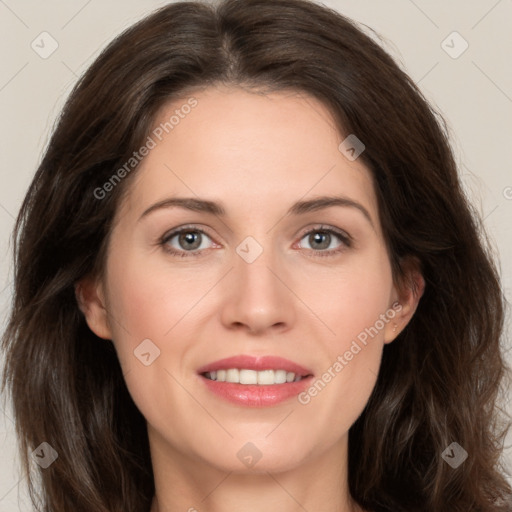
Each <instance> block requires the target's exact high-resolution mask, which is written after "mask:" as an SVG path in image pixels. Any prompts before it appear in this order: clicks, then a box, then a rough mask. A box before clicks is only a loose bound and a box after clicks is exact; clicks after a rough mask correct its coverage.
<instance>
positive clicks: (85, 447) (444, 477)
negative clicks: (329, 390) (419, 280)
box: [2, 0, 512, 512]
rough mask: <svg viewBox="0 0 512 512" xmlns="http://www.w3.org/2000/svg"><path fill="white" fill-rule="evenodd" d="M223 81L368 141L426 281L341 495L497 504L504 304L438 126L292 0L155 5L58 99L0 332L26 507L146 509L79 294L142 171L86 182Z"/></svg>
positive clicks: (117, 375) (344, 39)
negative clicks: (47, 454)
mask: <svg viewBox="0 0 512 512" xmlns="http://www.w3.org/2000/svg"><path fill="white" fill-rule="evenodd" d="M221 83H222V84H228V85H235V86H242V87H247V88H250V89H260V90H266V91H285V90H287V91H290V90H291V91H299V92H302V93H307V94H309V95H311V96H313V97H315V98H317V99H319V100H320V101H322V102H323V103H324V104H325V105H326V106H327V107H328V108H329V110H330V112H331V113H332V115H333V118H334V119H335V121H336V123H337V128H338V129H339V131H340V134H349V133H354V134H356V135H357V137H358V138H359V139H361V140H362V141H363V142H364V144H365V146H366V150H365V151H364V153H363V154H362V155H361V157H360V158H362V160H363V162H364V163H365V164H366V165H367V167H368V168H369V169H370V171H371V174H372V177H373V181H374V184H375V189H376V193H377V197H378V209H379V215H380V219H381V223H382V226H383V232H384V237H385V241H386V244H387V247H388V250H389V254H390V260H391V264H392V271H393V278H394V279H395V282H397V283H398V282H400V281H401V280H402V279H403V277H404V275H405V273H404V272H405V268H404V265H403V262H404V261H405V259H406V258H407V257H412V258H415V259H416V260H417V261H418V262H419V264H420V267H421V272H422V274H423V277H424V279H425V283H426V288H425V292H424V295H423V297H422V298H421V300H420V302H419V305H418V308H417V310H416V313H415V315H414V317H413V318H412V320H411V321H410V323H409V324H408V325H407V327H406V328H405V329H404V331H403V332H402V333H401V334H400V335H399V336H398V338H397V339H396V340H395V341H394V342H393V343H391V344H388V345H386V346H385V347H384V351H383V356H382V365H381V370H380V374H379V376H378V380H377V383H376V385H375V388H374V390H373V393H372V395H371V397H370V399H369V401H368V403H367V405H366V407H365V409H364V411H363V413H362V414H361V416H360V417H359V418H358V419H357V421H356V422H355V423H354V424H353V426H352V427H351V429H350V433H349V488H350V492H351V494H352V497H353V498H354V500H356V501H357V503H359V504H360V505H361V506H362V507H364V508H366V509H368V510H371V511H375V512H377V511H379V512H410V511H412V510H414V511H415V512H422V511H425V512H427V511H428V512H432V511H436V512H443V511H450V512H459V511H460V512H468V511H473V512H498V511H504V510H512V508H511V506H510V496H511V494H512V489H511V488H510V486H509V483H508V482H507V479H506V477H505V472H506V468H505V467H503V464H502V462H501V453H502V450H503V439H504V436H505V434H506V432H507V430H508V428H509V426H510V425H509V423H508V421H506V420H505V416H507V417H508V415H506V413H505V412H504V411H503V410H502V409H501V407H500V406H499V398H500V390H504V389H506V387H505V384H506V385H507V386H508V385H509V384H510V369H509V367H508V366H507V365H506V364H505V360H504V356H503V346H502V342H503V340H504V330H503V327H504V317H505V312H506V301H505V298H504V294H503V291H502V288H501V284H500V278H499V272H498V269H497V265H496V263H495V262H494V256H493V252H492V250H491V248H490V243H489V241H488V238H487V236H486V234H485V231H484V229H483V227H482V221H481V220H480V218H479V216H478V213H477V212H476V210H475V209H474V208H473V207H472V206H471V204H470V202H469V200H468V198H467V197H466V195H465V193H464V191H463V189H462V186H461V182H460V179H459V176H458V172H457V167H456V163H455V161H454V157H453V153H452V150H451V147H450V144H449V136H448V129H447V125H446V122H445V121H444V120H443V118H442V116H441V115H440V114H439V113H438V112H437V111H436V110H435V109H434V108H433V107H432V106H431V105H430V104H429V103H428V101H427V100H426V99H425V97H424V96H423V95H422V93H421V92H420V90H419V89H418V87H417V86H416V85H415V84H414V82H413V81H412V80H411V79H410V78H409V77H408V75H407V74H406V73H405V72H404V71H403V70H402V69H401V68H400V66H399V65H398V64H397V63H396V62H395V61H394V60H393V59H392V58H391V57H390V56H389V55H388V53H387V52H385V51H384V50H383V49H382V48H381V46H380V45H379V44H377V43H376V42H375V41H374V40H373V39H372V38H371V37H370V36H369V35H367V34H366V33H365V32H364V31H363V29H362V28H360V27H359V26H358V25H356V23H354V22H353V21H351V20H349V19H347V18H345V17H344V16H342V15H341V14H339V13H338V12H336V11H334V10H331V9H329V8H327V7H325V6H322V5H320V4H316V3H314V2H311V1H307V0H273V1H268V0H244V1H238V0H224V1H220V2H218V3H216V4H210V3H206V2H199V1H198V2H178V3H173V4H169V5H167V6H165V7H163V8H161V9H159V10H157V11H155V12H154V13H152V14H150V15H149V16H147V17H146V18H145V19H143V20H142V21H140V22H138V23H136V24H135V25H133V26H131V27H130V28H128V29H127V30H125V31H124V32H123V33H122V34H121V35H119V36H118V37H116V38H115V39H114V40H113V41H112V42H111V43H110V44H109V45H108V46H107V47H106V49H105V50H104V51H103V52H102V53H101V54H100V55H99V57H98V58H97V59H96V60H95V61H94V63H93V64H92V65H91V66H90V68H89V69H88V70H87V71H86V72H85V74H84V75H83V76H82V77H81V78H80V79H79V81H78V83H77V84H76V86H75V87H74V89H73V91H72V92H71V94H70V96H69V98H68V99H67V102H66V104H65V106H64V108H63V111H62V113H61V115H60V117H59V119H58V122H57V123H56V126H55V129H54V131H53V134H52V137H51V139H50V141H49V143H48V146H47V148H46V149H45V152H44V155H43V158H42V161H41V163H40V165H39V167H38V169H37V172H36V174H35V177H34V179H33V181H32V182H31V184H30V187H29V189H28V192H27V194H26V197H25V199H24V201H23V203H22V206H21V209H20V212H19V215H18V217H17V220H16V223H15V227H14V232H13V249H14V251H13V252H14V297H13V303H12V310H11V313H10V317H9V319H8V324H7V328H6V330H5V333H4V335H3V338H2V348H3V351H4V353H5V358H6V363H5V372H4V374H3V379H2V389H4V390H5V389H6V388H7V389H8V391H9V397H10V398H11V400H12V404H13V410H14V416H15V422H16V433H17V436H18V440H19V449H20V453H21V455H22V461H23V470H24V473H25V475H26V476H27V478H28V483H29V491H30V497H31V500H32V502H33V504H34V506H35V507H36V508H37V510H43V511H44V512H69V511H70V510H73V511H74V512H90V511H92V510H93V511H95V512H127V511H130V512H147V511H148V510H149V507H150V504H151V500H152V497H153V494H154V491H155V489H154V481H153V472H152V466H151V459H150V454H149V444H148V439H147V427H146V422H145V419H144V417H143V416H142V414H141V413H140V411H139V410H138V409H137V407H136V406H135V404H134V402H133V401H132V399H131V397H130V394H129V392H128V390H127V387H126V385H125V382H124V379H123V374H122V371H121V367H120V365H119V362H118V359H117V356H116V352H115V350H114V347H113V345H112V344H111V343H108V342H104V341H103V340H100V339H99V338H97V337H96V336H95V335H94V334H93V333H92V332H91V331H90V329H89V328H88V327H87V324H86V322H85V319H84V316H83V314H82V313H81V312H80V310H79V308H78V304H77V300H76V297H75V293H74V286H75V284H76V283H77V282H78V281H79V280H80V279H81V278H82V277H84V276H86V275H96V276H97V275H101V273H102V271H103V269H104V264H105V248H106V246H107V243H108V239H109V236H110V233H111V230H112V221H113V217H114V213H115V212H116V209H117V208H118V206H119V204H120V201H121V198H122V196H123V193H124V191H126V189H127V187H128V185H129V183H130V182H131V181H132V178H133V176H134V175H135V174H136V172H137V169H134V170H133V171H132V172H131V174H130V175H129V176H128V177H126V178H125V179H124V180H123V181H122V182H121V183H119V184H118V185H117V186H116V187H114V189H113V190H112V192H111V193H109V194H108V195H107V196H106V197H104V198H102V199H101V200H99V199H98V198H97V197H96V196H97V194H95V190H97V189H98V187H101V186H102V185H103V184H104V183H105V182H107V181H108V180H109V178H110V177H111V176H112V174H113V172H114V171H115V170H116V169H118V168H119V167H120V166H121V165H122V164H123V162H126V161H127V159H128V158H130V156H131V155H132V153H133V151H134V150H136V149H137V148H139V147H140V146H141V145H142V144H143V141H144V140H145V139H146V137H147V136H148V134H149V133H150V129H151V126H152V123H153V122H154V119H155V116H156V114H157V113H158V112H159V109H161V108H162V106H163V105H164V104H166V103H167V102H169V101H171V100H173V98H177V97H183V95H184V94H185V93H186V92H187V91H192V90H194V88H196V89H197V88H204V87H208V86H211V85H215V84H221ZM502 386H503V387H502ZM42 442H47V443H49V444H50V445H51V446H52V447H53V448H54V449H55V450H56V452H57V453H58V458H57V460H55V462H54V463H53V464H52V465H51V466H50V467H48V468H47V469H41V468H39V467H38V468H37V469H38V471H37V472H35V471H34V470H33V469H31V468H30V462H31V461H30V459H31V451H32V450H34V449H35V448H36V447H38V446H39V445H40V444H41V443H42ZM452 442H457V443H458V444H459V445H460V446H461V447H463V448H464V449H465V450H466V451H467V452H468V458H467V459H466V460H465V461H464V463H463V464H462V465H460V466H459V467H458V468H456V469H454V468H452V467H451V466H450V465H449V464H447V463H446V462H445V460H444V459H443V457H442V454H443V451H444V450H445V449H446V448H447V447H449V446H450V445H451V443H452ZM36 478H40V479H41V491H40V492H38V491H37V490H36V487H35V482H36ZM507 503H508V505H507Z"/></svg>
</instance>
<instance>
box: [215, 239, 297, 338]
mask: <svg viewBox="0 0 512 512" xmlns="http://www.w3.org/2000/svg"><path fill="white" fill-rule="evenodd" d="M259 238H260V240H261V242H260V241H258V240H257V239H256V237H253V236H248V237H246V238H245V239H244V240H242V242H240V244H239V245H238V246H237V247H236V248H235V251H236V254H235V260H234V268H233V272H232V273H231V281H230V283H229V285H228V292H227V296H226V303H225V304H224V311H223V321H224V322H225V323H226V324H229V325H233V324H236V325H240V324H244V325H245V326H246V327H247V328H248V329H249V330H250V331H261V330H265V329H266V328H269V327H272V326H275V325H280V326H282V325H284V324H290V323H291V322H292V320H293V301H292V297H291V294H290V291H289V290H288V289H287V288H286V286H284V284H283V282H281V280H282V281H284V282H286V277H285V276H282V277H280V279H278V278H277V277H276V275H280V274H281V270H280V269H281V268H282V265H281V263H280V262H281V258H280V257H279V254H278V253H277V250H276V248H275V247H272V246H271V237H265V239H264V240H263V236H260V237H259Z"/></svg>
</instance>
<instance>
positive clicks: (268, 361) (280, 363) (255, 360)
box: [197, 355, 313, 377]
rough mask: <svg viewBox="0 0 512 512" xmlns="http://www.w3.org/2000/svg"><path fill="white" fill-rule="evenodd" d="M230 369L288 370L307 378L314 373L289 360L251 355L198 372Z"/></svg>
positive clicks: (200, 369) (215, 362)
mask: <svg viewBox="0 0 512 512" xmlns="http://www.w3.org/2000/svg"><path fill="white" fill-rule="evenodd" d="M229 368H239V369H242V368H244V369H247V370H256V371H261V370H286V371H287V372H293V373H295V375H300V376H301V377H305V376H307V375H312V374H313V372H312V371H311V370H309V369H308V368H304V366H301V365H300V364H297V363H294V362H293V361H290V360H289V359H284V358H282V357H278V356H249V355H238V356H233V357H226V358H225V359H219V360H218V361H214V362H213V363H209V364H207V365H205V366H201V368H199V369H198V370H197V373H199V374H201V373H205V372H214V371H217V370H228V369H229Z"/></svg>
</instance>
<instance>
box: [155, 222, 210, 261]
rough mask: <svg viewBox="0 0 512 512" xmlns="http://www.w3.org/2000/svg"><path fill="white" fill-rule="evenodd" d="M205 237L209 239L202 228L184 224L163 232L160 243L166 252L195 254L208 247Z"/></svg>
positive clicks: (183, 255) (181, 255) (179, 254)
mask: <svg viewBox="0 0 512 512" xmlns="http://www.w3.org/2000/svg"><path fill="white" fill-rule="evenodd" d="M206 238H208V239H210V240H211V238H210V237H209V236H208V234H207V233H206V232H205V231H203V230H202V229H198V228H195V227H190V226H188V227H187V226H185V227H182V228H180V229H175V230H174V231H171V232H170V233H167V234H165V235H164V236H163V237H162V240H161V241H160V244H161V245H162V247H163V248H164V250H165V251H166V252H168V253H170V254H173V255H175V256H180V257H187V256H197V255H198V254H199V253H201V252H202V251H203V250H205V249H209V248H210V247H209V246H208V245H207V244H206V245H205V241H206V240H205V239H206ZM187 253H189V254H187Z"/></svg>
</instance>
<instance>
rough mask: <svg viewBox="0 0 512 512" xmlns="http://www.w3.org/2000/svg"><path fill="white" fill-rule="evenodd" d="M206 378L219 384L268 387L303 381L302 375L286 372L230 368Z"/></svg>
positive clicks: (210, 374) (207, 375)
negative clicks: (230, 383)
mask: <svg viewBox="0 0 512 512" xmlns="http://www.w3.org/2000/svg"><path fill="white" fill-rule="evenodd" d="M205 376H206V378H208V379H210V380H216V381H218V382H232V383H234V384H259V385H260V386H268V385H271V384H284V383H286V382H298V381H299V380H301V379H302V377H301V376H300V375H295V373H293V372H287V371H286V370H262V371H259V372H257V371H256V370H246V369H241V370H239V369H238V368H229V369H228V370H217V371H213V372H207V373H206V374H205Z"/></svg>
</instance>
